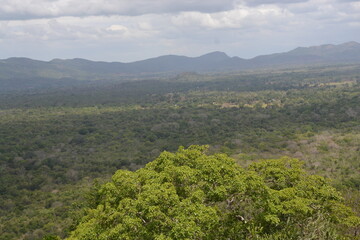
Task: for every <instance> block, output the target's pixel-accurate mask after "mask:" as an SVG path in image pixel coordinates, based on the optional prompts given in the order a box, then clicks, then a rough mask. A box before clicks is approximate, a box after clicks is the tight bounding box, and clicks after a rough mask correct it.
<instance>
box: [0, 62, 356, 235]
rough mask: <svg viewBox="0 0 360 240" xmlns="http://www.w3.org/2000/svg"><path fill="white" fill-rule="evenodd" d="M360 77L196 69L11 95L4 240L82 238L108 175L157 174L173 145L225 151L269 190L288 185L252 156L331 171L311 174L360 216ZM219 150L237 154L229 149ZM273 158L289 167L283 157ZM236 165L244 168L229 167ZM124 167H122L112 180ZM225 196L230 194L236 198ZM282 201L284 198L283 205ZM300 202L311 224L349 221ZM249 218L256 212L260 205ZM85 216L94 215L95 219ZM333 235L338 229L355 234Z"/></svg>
mask: <svg viewBox="0 0 360 240" xmlns="http://www.w3.org/2000/svg"><path fill="white" fill-rule="evenodd" d="M359 80H360V67H359V66H358V65H343V66H328V67H315V68H303V69H289V70H281V71H280V70H276V71H275V70H273V71H260V72H246V73H233V74H226V73H223V74H205V75H201V74H196V73H186V74H181V75H178V76H177V77H173V78H168V79H152V80H141V81H130V82H107V83H104V84H103V85H100V84H94V83H89V84H84V85H81V86H72V87H63V86H61V87H54V88H50V89H31V90H26V91H16V92H11V93H10V92H7V93H2V94H0V202H1V203H2V204H1V206H0V239H1V240H3V239H4V240H5V239H6V240H8V239H26V240H31V239H41V238H43V237H45V238H51V237H52V236H53V237H55V236H58V237H60V238H66V237H69V236H72V237H76V236H77V235H76V234H81V228H82V227H83V226H84V224H86V217H85V218H84V215H86V214H89V212H88V211H87V210H88V209H93V211H99V214H100V213H101V211H100V210H96V209H97V206H100V205H102V204H103V203H104V201H107V197H108V195H106V194H105V192H106V191H105V190H103V191H105V192H104V194H105V195H106V196H105V195H104V197H103V198H100V199H98V200H96V201H95V202H94V194H95V193H97V191H95V190H94V188H95V189H98V190H101V189H105V186H109V185H111V184H114V182H109V183H106V182H108V181H109V180H110V178H111V176H112V175H113V174H114V173H115V172H116V171H117V170H118V169H123V170H124V171H126V172H125V173H126V174H129V176H130V175H131V176H133V177H136V176H138V174H139V172H144V171H145V170H146V169H149V168H150V166H151V163H150V165H147V167H145V168H143V167H144V166H145V164H147V163H149V162H150V161H152V160H153V159H155V158H157V157H158V156H159V154H160V153H161V152H163V151H170V152H174V151H176V150H177V149H178V147H179V146H186V147H188V146H190V145H204V144H208V145H209V149H208V153H207V154H208V156H209V158H210V159H213V158H215V157H214V156H212V154H214V153H225V154H227V155H229V156H230V157H231V158H232V159H235V162H236V164H238V165H236V167H234V169H237V170H234V171H240V172H242V173H244V174H245V175H247V174H249V173H250V172H254V171H255V172H257V177H256V179H258V180H259V184H260V185H261V186H262V187H263V188H264V189H265V190H266V191H268V193H269V192H271V193H273V192H276V191H281V190H280V189H273V188H272V186H270V185H269V184H270V183H269V182H267V181H265V180H264V179H263V180H261V178H262V177H261V174H262V173H261V171H262V170H260V166H263V167H264V168H267V167H268V166H267V165H266V163H265V162H261V163H259V164H260V165H257V164H256V163H254V162H258V160H259V159H282V158H281V157H282V156H288V157H289V158H288V159H294V158H296V159H299V160H301V162H303V167H301V168H300V166H299V165H296V166H295V168H296V169H298V171H300V172H302V171H306V174H308V175H309V176H310V175H312V174H316V175H319V176H322V177H325V178H331V179H332V180H331V181H328V180H324V179H322V178H321V177H311V178H309V179H313V180H311V181H315V182H314V183H313V184H315V185H316V186H318V185H317V184H323V185H321V186H324V187H325V186H326V189H328V190H329V191H330V192H331V194H334V196H332V195H331V194H330V195H331V196H332V198H334V199H333V200H334V201H336V202H337V203H339V204H345V205H347V206H349V207H351V208H352V209H353V211H355V214H357V215H359V213H360V206H359V204H358V203H359V200H360V176H359V171H360V149H359V146H360V127H359V126H360V82H359ZM181 151H185V152H186V151H190V150H181ZM191 151H195V152H198V153H199V152H202V151H200V150H196V149H192V150H191ZM191 151H190V152H191ZM167 154H168V155H169V153H167ZM179 154H180V153H175V155H179ZM199 154H200V153H199ZM165 155H166V154H165ZM170 155H171V154H170ZM170 155H169V156H170ZM161 156H164V154H162V155H161ZM171 156H172V155H171ZM216 156H221V159H224V161H230V160H229V158H227V157H224V156H223V155H216ZM160 158H161V157H160ZM204 158H206V157H205V156H204ZM226 159H227V160H226ZM157 161H158V160H155V162H157ZM231 161H233V160H231ZM274 161H275V162H274V164H275V163H276V164H280V163H281V162H282V161H285V160H284V159H283V160H274ZM286 161H290V160H286ZM291 161H294V160H291ZM270 163H271V161H270ZM154 164H155V163H154ZM229 164H230V163H229ZM185 166H186V165H184V166H183V167H182V168H184V167H185ZM231 166H235V165H233V164H232V163H231ZM256 166H259V167H256ZM138 169H141V170H138ZM136 170H138V172H133V171H136ZM128 171H131V172H128ZM189 171H193V170H191V169H189ZM194 171H195V170H194ZM196 171H198V170H196ZM132 172H133V173H132ZM120 173H123V171H120V172H117V173H116V174H115V175H114V177H113V178H116V176H120V175H121V174H120ZM156 174H157V173H156ZM264 174H265V172H264ZM245 175H244V176H245ZM244 176H242V177H244ZM242 177H241V178H240V180H241V181H243V182H241V184H242V188H239V189H238V190H239V192H241V191H243V192H244V191H245V190H244V187H245V186H246V184H250V183H249V182H247V181H245V180H244V179H243V178H242ZM300 178H301V179H298V180H296V181H298V182H299V183H300V182H302V183H303V181H305V180H304V179H302V177H300ZM94 179H98V180H97V182H98V184H96V185H95V186H98V187H94V186H93V182H94ZM256 179H255V180H256ZM315 179H317V180H315ZM320 179H321V180H320ZM240 180H239V181H240ZM255 180H254V181H255ZM115 181H116V179H115ZM169 181H170V179H169ZM309 181H310V180H309ZM102 184H105V185H103V186H102ZM100 186H102V187H100ZM141 186H143V185H141ZM144 186H145V185H144ZM166 186H167V185H166ZM166 186H165V187H166ZM129 187H131V186H129ZM193 187H194V188H197V187H199V186H197V185H196V184H195V185H194V186H193ZM284 187H285V186H284ZM92 188H93V190H92V191H90V189H92ZM286 188H288V187H286ZM334 188H336V191H335V190H334ZM319 189H321V188H320V187H319ZM173 190H174V189H173ZM265 190H264V191H265ZM316 190H318V189H316ZM226 191H228V190H226ZM289 191H290V192H291V191H292V190H289ZM306 191H307V190H306ZM324 191H325V190H324ZM243 192H242V193H243ZM339 192H340V193H341V194H342V195H343V197H344V199H343V200H341V197H340V195H339ZM276 193H278V192H276ZM176 194H177V195H178V194H179V193H176ZM204 194H205V195H207V194H209V193H208V192H206V191H205V192H204ZM226 194H227V193H226ZM226 194H225V195H224V197H225V196H227V197H228V195H226ZM274 194H275V193H274ZM289 194H290V193H289ZM291 194H295V195H296V193H295V192H291ZM324 194H325V193H324ZM205 195H204V197H205ZM275 195H276V194H275ZM295 195H294V196H295ZM330 195H329V196H328V197H330ZM95 196H97V194H95ZM296 196H297V197H299V198H300V197H303V196H300V195H296ZM273 197H276V196H273ZM308 197H309V199H308V200H309V202H311V201H313V200H314V201H317V200H318V199H317V198H316V197H315V196H311V195H309V196H308ZM313 197H314V198H313ZM119 198H121V196H120V195H119ZM178 198H179V195H178ZM277 198H279V196H277ZM179 199H180V198H179ZM184 199H185V197H184ZM224 199H225V198H224ZM224 199H222V200H221V199H220V200H216V201H215V202H214V204H215V205H216V206H217V207H216V208H217V209H220V208H221V207H223V205H222V204H223V203H222V202H223V201H226V199H227V198H226V199H225V200H224ZM118 200H119V199H117V200H116V201H118ZM230 200H231V199H230ZM308 200H306V201H305V202H307V201H308ZM119 201H120V200H119ZM179 201H180V200H179ZM274 201H275V200H274ZM276 201H277V200H276ZM279 201H280V200H279ZM284 201H285V200H284ZM324 201H325V200H324ZM326 201H327V200H326ZM245 202H246V201H245ZM178 203H179V204H180V203H181V201H180V202H178ZM300 203H301V201H300V200H299V204H300ZM183 204H184V203H183ZM259 204H260V203H259ZM277 204H283V202H282V200H281V201H280V202H277ZM204 206H205V207H204V209H208V210H209V211H210V212H211V214H216V217H215V218H214V219H220V218H221V217H226V216H225V215H224V216H223V215H219V214H220V212H219V211H218V210H216V211H215V212H214V210H211V209H209V207H210V205H207V204H205V205H204ZM302 206H303V207H304V208H303V209H299V211H300V212H302V213H301V214H300V215H299V216H301V219H305V220H306V221H308V222H307V223H309V226H308V227H309V228H310V225H311V226H323V228H328V227H329V226H335V225H337V223H336V222H339V221H338V220H335V219H330V220H331V221H330V222H326V221H325V220H324V219H327V216H328V215H326V214H330V212H327V211H325V212H324V211H320V212H317V213H316V214H317V215H316V214H315V213H314V212H313V213H314V214H315V215H311V216H309V215H306V214H305V212H306V211H307V210H306V209H308V208H307V207H306V206H307V205H306V204H303V205H302ZM334 206H335V205H334ZM341 206H343V205H341ZM212 207H215V206H212ZM299 208H300V207H299ZM342 209H347V208H346V207H344V208H342ZM204 211H205V210H204ZM206 211H207V210H206ZM206 211H205V212H206ZM249 211H250V210H249ZM279 211H280V210H279ZM309 211H310V210H309ZM309 211H307V212H308V213H309ZM311 211H312V210H311ZM346 211H347V210H346ZM346 211H345V212H346ZM205 212H204V214H205ZM210 212H209V214H210ZM119 214H121V213H119ZM223 214H227V213H226V211H225V212H224V213H223ZM229 214H230V213H229ZM249 214H250V215H251V214H253V215H254V213H251V211H250V213H249ZM282 214H284V213H281V211H280V212H276V213H274V216H275V217H276V218H275V217H274V218H273V220H274V219H277V218H278V219H280V223H284V219H285V217H284V215H282ZM324 214H325V215H324ZM253 215H251V216H253ZM285 215H286V214H285ZM87 216H88V218H89V220H90V217H89V216H91V215H87ZM214 216H215V215H214ZM241 216H242V217H244V218H245V216H243V215H241ZM286 216H287V215H286ZM349 216H350V215H349ZM93 217H94V218H93V219H96V216H93ZM263 217H264V216H263ZM310 218H313V219H312V220H311V219H310ZM344 219H346V217H345V218H344ZM246 220H247V221H248V222H249V219H246ZM290 220H291V221H297V220H299V219H297V220H296V219H292V218H291V219H290ZM305 220H304V221H305ZM254 221H255V220H254ZM259 221H260V220H259ZM261 221H265V220H264V219H262V220H261ZM261 221H260V222H261ZM269 221H270V220H269ZM274 221H278V220H274ZM299 221H300V220H299ZM311 221H313V222H311ZM80 222H81V223H80ZM250 222H251V221H250ZM342 222H344V223H345V221H342ZM79 223H80V225H79V227H77V226H78V224H79ZM220 223H221V221H218V222H217V223H211V224H220ZM258 223H259V222H258ZM280 223H279V224H280ZM169 224H170V225H171V223H169ZM209 224H210V223H209ZM259 224H260V223H259ZM317 224H318V225H317ZM275 225H276V224H275ZM295 225H296V224H295ZM111 226H113V225H111ZM211 226H213V225H211ZM269 226H270V225H269ZM271 226H273V225H271ZM337 226H338V225H337ZM242 227H245V225H242V226H240V228H241V229H242V230H241V231H240V230H239V232H242V233H241V234H245V235H246V234H250V233H249V231H248V232H247V231H246V230H245V229H243V228H242ZM252 227H254V231H255V230H256V231H260V228H262V230H261V231H260V236H261V237H264V238H265V237H270V236H277V234H286V231H290V232H291V231H294V232H296V231H297V232H298V233H299V231H300V230H299V229H300V228H298V229H297V228H294V229H286V227H285V226H284V225H281V224H280V225H279V226H278V227H279V229H276V228H275V229H274V232H272V231H270V230H269V229H268V225H266V224H265V223H264V222H262V223H261V224H260V225H253V226H252ZM303 227H305V226H303ZM246 228H247V227H246ZM336 228H337V227H334V229H335V230H336ZM75 229H77V230H75ZM110 229H111V228H110V226H109V227H106V226H104V228H103V229H102V230H101V231H99V234H102V233H104V234H107V233H106V232H107V230H110ZM283 230H284V231H283ZM335 230H334V232H331V233H330V232H329V233H328V234H340V235H341V234H352V233H353V232H352V231H356V229H355V230H354V229H353V230H351V229H349V231H348V232H341V231H340V232H339V231H335ZM144 231H145V232H146V231H147V230H146V229H145V230H144ZM169 231H170V230H169ZM309 231H310V230H309ZM357 231H359V229H357ZM70 233H72V235H70ZM199 233H200V230H199ZM298 233H296V234H298ZM144 234H145V233H144ZM169 234H170V233H169ZM219 234H220V233H219ZM229 234H231V233H229ZM294 234H295V233H294ZM245 235H244V236H245ZM79 236H80V235H79ZM104 236H105V235H104ZM166 236H167V235H166ZM279 236H281V235H279Z"/></svg>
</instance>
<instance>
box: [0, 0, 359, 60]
mask: <svg viewBox="0 0 360 240" xmlns="http://www.w3.org/2000/svg"><path fill="white" fill-rule="evenodd" d="M347 41H358V42H360V1H352V0H309V1H303V0H283V1H281V0H0V58H1V59H4V58H8V57H14V56H17V57H30V58H33V59H40V60H50V59H53V58H75V57H80V58H87V59H91V60H103V61H122V62H129V61H135V60H140V59H145V58H150V57H156V56H159V55H165V54H177V55H186V56H199V55H202V54H205V53H208V52H212V51H223V52H226V53H227V54H228V55H229V56H239V57H243V58H251V57H254V56H256V55H261V54H268V53H274V52H283V51H288V50H291V49H293V48H296V47H298V46H312V45H320V44H325V43H332V44H339V43H343V42H347Z"/></svg>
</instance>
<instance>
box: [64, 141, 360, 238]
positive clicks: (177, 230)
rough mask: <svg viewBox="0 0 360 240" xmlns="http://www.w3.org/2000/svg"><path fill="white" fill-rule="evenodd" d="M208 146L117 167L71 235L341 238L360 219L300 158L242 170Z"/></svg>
mask: <svg viewBox="0 0 360 240" xmlns="http://www.w3.org/2000/svg"><path fill="white" fill-rule="evenodd" d="M204 150H206V147H204V146H202V147H201V146H190V147H189V148H188V149H184V148H180V149H179V150H178V152H176V153H175V154H172V153H169V152H163V153H162V154H161V155H160V156H159V157H158V158H157V159H156V160H154V161H152V162H151V163H148V164H147V165H146V166H145V167H144V168H142V169H140V170H137V171H136V172H130V171H126V170H119V171H117V172H116V173H115V175H114V176H113V177H112V181H111V182H109V183H106V184H105V185H103V186H102V187H100V188H99V189H97V191H96V192H94V194H93V199H92V205H93V207H92V208H90V209H89V210H88V212H87V215H86V216H85V217H84V218H83V220H82V222H81V224H80V225H79V226H78V227H77V228H76V230H75V231H74V232H72V234H71V235H70V238H68V239H69V240H71V239H72V240H75V239H82V240H87V239H88V240H92V239H99V240H101V239H104V240H105V239H106V240H110V239H114V240H115V239H158V240H160V239H340V237H341V235H340V234H339V233H338V231H339V230H340V232H343V231H344V230H345V229H347V228H348V227H354V226H357V225H359V224H360V218H358V217H356V216H354V215H353V213H352V212H351V210H350V209H349V208H348V207H346V206H344V205H343V203H342V197H341V194H340V193H339V192H337V191H336V190H335V189H334V188H333V187H331V186H330V185H329V184H328V183H327V182H326V181H325V179H324V178H322V177H320V176H316V175H307V174H306V173H305V171H304V170H303V169H302V167H301V165H302V164H301V162H299V161H298V160H297V159H291V158H281V159H272V160H264V161H260V162H256V163H253V164H251V165H250V166H249V167H247V168H246V169H243V168H241V167H240V166H239V165H237V164H236V163H235V161H234V160H233V159H231V158H228V157H227V156H226V155H224V154H222V155H221V154H216V155H210V156H208V155H205V154H204V153H203V152H204ZM345 232H346V231H345ZM353 236H354V235H352V236H349V239H351V237H353Z"/></svg>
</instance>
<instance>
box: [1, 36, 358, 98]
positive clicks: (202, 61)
mask: <svg viewBox="0 0 360 240" xmlns="http://www.w3.org/2000/svg"><path fill="white" fill-rule="evenodd" d="M347 63H360V44H359V43H357V42H347V43H344V44H340V45H332V44H327V45H321V46H313V47H299V48H296V49H294V50H291V51H289V52H285V53H276V54H270V55H263V56H258V57H255V58H252V59H242V58H239V57H229V56H228V55H226V54H225V53H223V52H212V53H208V54H205V55H202V56H199V57H186V56H177V55H166V56H160V57H156V58H150V59H146V60H142V61H136V62H131V63H121V62H98V61H90V60H86V59H80V58H75V59H68V60H62V59H54V60H52V61H49V62H45V61H38V60H32V59H28V58H9V59H5V60H0V91H1V90H2V91H6V90H9V89H10V90H16V89H22V88H26V89H28V88H39V87H53V86H68V85H73V84H78V80H89V81H91V80H131V79H134V78H135V79H138V78H149V77H158V76H161V75H164V76H173V75H176V74H179V73H183V72H225V71H242V70H249V69H261V68H287V67H296V66H304V65H311V66H312V65H314V64H318V65H331V64H347Z"/></svg>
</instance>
